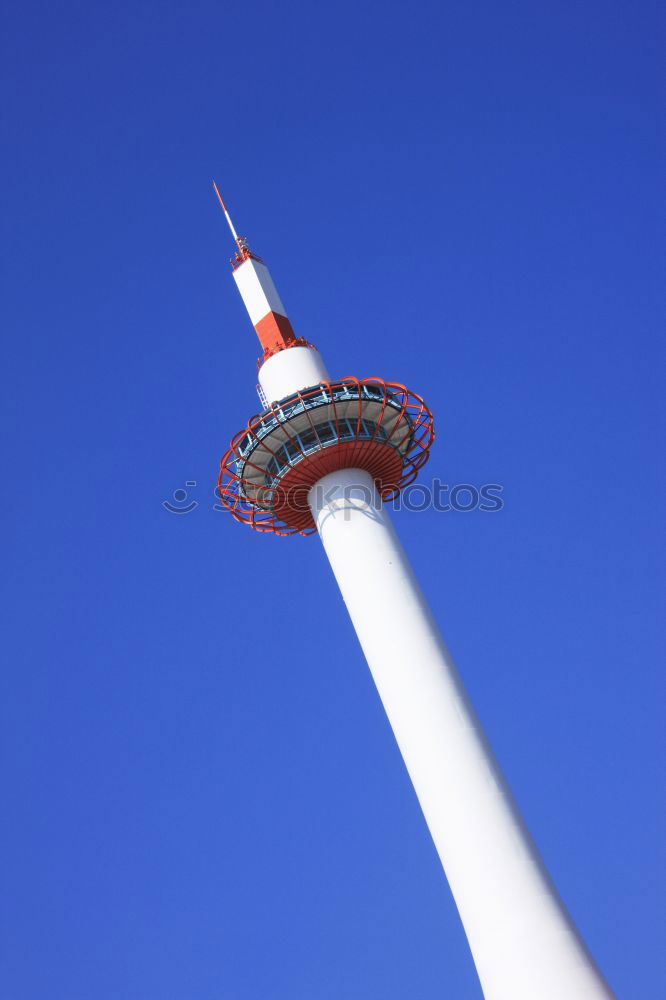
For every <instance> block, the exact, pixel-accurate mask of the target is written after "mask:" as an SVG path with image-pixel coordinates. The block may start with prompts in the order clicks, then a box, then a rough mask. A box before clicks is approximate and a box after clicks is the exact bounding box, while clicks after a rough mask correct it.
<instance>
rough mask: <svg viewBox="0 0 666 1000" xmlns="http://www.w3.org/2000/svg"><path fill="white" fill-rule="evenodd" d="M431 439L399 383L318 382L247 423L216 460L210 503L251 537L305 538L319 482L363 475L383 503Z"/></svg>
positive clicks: (411, 475)
mask: <svg viewBox="0 0 666 1000" xmlns="http://www.w3.org/2000/svg"><path fill="white" fill-rule="evenodd" d="M434 436H435V431H434V422H433V416H432V413H431V412H430V410H429V409H428V407H427V406H426V404H425V403H424V401H423V400H422V399H421V397H420V396H417V395H416V393H413V392H411V391H410V390H409V389H407V388H406V387H405V386H404V385H400V384H398V383H396V382H385V381H384V380H383V379H379V378H367V379H362V380H360V379H357V378H343V379H340V380H338V381H336V382H321V383H319V384H318V385H315V386H311V387H310V388H307V389H303V390H301V391H300V392H296V393H294V394H293V395H291V396H288V397H286V398H285V399H281V400H279V401H278V402H275V403H271V405H270V406H269V407H268V408H267V409H266V410H264V411H263V412H262V413H259V414H258V415H256V416H254V417H251V419H250V420H249V421H248V424H247V427H246V428H245V429H244V430H242V431H239V432H238V434H236V435H235V436H234V438H233V439H232V442H231V447H230V448H229V450H228V451H227V452H226V454H225V455H224V456H223V457H222V459H221V461H220V475H219V478H218V482H217V486H218V497H219V499H220V501H221V503H222V506H223V507H225V508H226V509H227V510H229V511H230V512H231V514H232V516H233V517H234V518H235V519H236V520H237V521H240V522H241V523H243V524H249V525H250V527H252V528H254V529H255V531H264V532H265V531H270V532H273V533H274V534H277V535H295V534H300V535H311V534H313V532H314V531H315V530H316V529H315V525H314V521H313V520H312V514H311V513H310V508H309V505H308V493H309V491H310V489H311V488H312V486H314V484H315V483H317V482H318V481H319V480H320V479H321V478H322V477H323V476H326V475H327V474H328V473H330V472H335V471H336V470H337V469H344V468H360V469H365V470H366V471H367V472H369V473H370V475H371V476H372V478H373V479H374V480H375V483H376V484H377V488H378V490H379V492H380V495H381V496H382V498H383V499H385V500H387V499H391V498H393V497H395V496H397V494H398V493H400V491H401V490H402V489H404V488H405V486H408V485H409V484H410V483H412V482H413V481H414V479H415V478H416V475H417V473H418V471H419V469H420V468H421V467H422V466H423V465H424V464H425V463H426V462H427V460H428V457H429V451H430V446H431V444H432V442H433V440H434Z"/></svg>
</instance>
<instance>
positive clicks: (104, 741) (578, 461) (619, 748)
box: [1, 0, 664, 1000]
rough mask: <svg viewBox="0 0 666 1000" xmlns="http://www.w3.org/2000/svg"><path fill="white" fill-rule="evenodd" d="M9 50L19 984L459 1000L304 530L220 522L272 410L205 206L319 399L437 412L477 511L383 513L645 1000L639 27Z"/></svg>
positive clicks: (336, 21)
mask: <svg viewBox="0 0 666 1000" xmlns="http://www.w3.org/2000/svg"><path fill="white" fill-rule="evenodd" d="M4 34H5V39H4V47H5V53H4V56H3V72H4V76H5V87H4V92H5V96H6V98H8V101H7V110H6V113H5V116H4V125H3V131H4V138H5V140H6V143H7V145H8V149H9V155H8V157H6V158H5V161H4V165H3V167H2V171H3V179H2V189H3V193H4V195H5V198H6V210H5V213H4V214H5V219H4V222H3V226H4V229H5V244H6V246H7V248H8V252H7V254H6V258H7V259H6V264H5V268H4V273H5V284H4V293H3V310H4V312H5V318H6V322H5V324H3V325H4V327H5V341H4V349H3V361H4V365H3V367H4V374H3V384H4V393H3V396H4V403H3V405H4V416H3V426H4V427H5V428H6V429H8V430H9V434H8V435H6V445H5V452H4V454H5V457H4V470H5V476H6V483H5V488H4V492H3V500H4V506H5V512H6V513H5V524H6V554H5V557H4V573H3V590H4V595H3V599H2V600H3V608H4V610H5V612H6V615H7V625H6V627H5V629H4V637H3V645H4V647H5V652H4V655H3V660H4V668H3V697H2V704H3V709H2V723H1V728H2V733H3V737H4V743H5V759H6V761H7V764H8V766H7V767H6V768H5V772H4V777H3V782H4V789H3V804H4V813H5V821H4V823H3V851H2V857H3V862H4V864H5V867H6V871H5V876H4V883H5V891H4V892H3V903H2V921H3V925H4V927H3V938H4V941H5V953H4V958H3V965H4V972H3V980H4V986H3V990H2V993H3V997H6V998H7V1000H42V998H44V997H48V998H49V1000H91V998H92V997H94V998H95V1000H191V998H196V1000H259V998H261V1000H296V998H307V1000H341V998H343V1000H370V998H372V1000H375V998H376V1000H404V998H406V997H409V998H414V1000H430V998H436V997H450V998H452V1000H478V998H479V997H480V990H479V987H478V983H477V981H476V977H475V973H474V969H473V966H472V962H471V958H470V955H469V953H468V951H467V947H466V943H465V939H464V935H463V932H462V930H461V927H460V924H459V921H458V918H457V914H456V911H455V908H454V905H453V902H452V899H451V896H450V893H449V890H448V887H447V885H446V882H445V880H444V878H443V876H442V874H441V870H440V868H439V864H438V860H437V856H436V854H435V850H434V848H433V845H432V843H431V841H430V839H429V835H428V832H427V829H426V827H425V824H424V822H423V819H422V817H421V815H420V812H419V809H418V806H417V803H416V799H415V796H414V794H413V791H412V789H411V786H410V784H409V781H408V779H407V776H406V773H405V771H404V768H403V765H402V762H401V759H400V757H399V754H398V751H397V749H396V746H395V744H394V741H393V738H392V735H391V733H390V730H389V727H388V724H387V722H386V720H385V718H384V715H383V711H382V709H381V706H380V704H379V701H378V698H377V696H376V693H375V691H374V689H373V687H372V683H371V680H370V677H369V674H368V671H367V668H366V666H365V663H364V661H363V659H362V656H361V653H360V650H359V648H358V646H357V644H356V640H355V637H354V634H353V632H352V629H351V626H350V624H349V622H348V620H347V617H346V615H345V610H344V606H343V604H342V601H341V599H340V597H339V595H338V593H337V590H336V587H335V585H334V581H333V578H332V574H331V573H330V570H329V568H328V565H327V564H326V562H325V559H324V557H323V553H322V552H321V550H320V545H319V542H318V540H317V539H316V538H315V539H300V538H296V539H290V540H283V539H278V538H263V537H260V536H257V535H255V534H254V533H252V532H251V531H250V530H248V529H246V528H243V527H241V526H239V525H236V524H234V523H233V522H232V521H231V519H229V518H228V517H226V516H225V515H224V514H223V513H219V512H215V511H214V510H213V502H214V500H213V492H212V491H213V486H214V480H215V475H216V466H217V462H218V459H219V456H220V455H221V453H222V452H223V451H224V450H225V448H226V445H227V442H228V440H229V438H230V436H231V435H232V434H233V433H234V432H235V431H236V430H238V429H239V428H240V427H241V426H242V425H243V423H244V422H245V420H246V419H247V417H248V416H249V415H250V414H252V413H254V412H256V409H257V406H258V403H257V399H256V396H255V393H254V384H255V381H256V373H255V359H256V357H257V353H258V351H257V344H256V341H255V339H254V334H253V332H252V329H251V327H250V326H249V322H248V320H247V318H246V317H245V315H244V313H243V308H242V304H241V303H240V300H239V299H238V296H237V293H236V290H235V288H234V285H233V282H232V280H231V278H230V275H229V270H228V266H227V263H226V262H227V258H228V256H229V254H230V252H231V246H230V242H229V238H228V233H227V231H226V228H225V226H224V222H223V219H222V217H221V214H220V212H219V209H218V207H217V205H216V203H215V201H214V197H213V193H212V189H211V181H212V178H213V177H215V178H217V180H218V182H219V184H220V186H221V188H222V191H223V193H224V194H225V196H226V197H227V199H228V201H229V203H230V206H231V208H232V211H233V214H234V218H235V221H236V223H237V226H238V228H239V230H240V231H241V232H242V233H244V234H245V235H247V236H248V237H250V239H251V242H252V245H253V246H254V247H255V248H256V250H257V251H258V252H259V253H261V254H262V255H263V256H264V257H265V258H266V259H267V261H268V263H269V264H270V266H271V270H272V273H273V277H274V279H275V281H276V283H277V285H278V288H279V290H280V293H281V296H282V298H283V300H284V302H285V304H286V305H287V308H288V310H289V313H290V317H291V319H292V322H293V324H294V326H295V328H296V331H297V333H298V334H300V335H303V336H306V337H307V338H308V339H310V340H312V341H314V342H315V343H316V344H317V345H318V346H319V347H320V348H321V350H322V351H323V353H324V354H325V357H326V360H327V362H328V365H329V368H330V370H331V371H332V373H334V374H338V375H348V374H353V375H357V376H367V375H380V376H383V377H385V378H387V379H391V380H396V381H402V382H404V383H406V384H407V385H409V386H410V387H412V388H413V389H415V390H416V391H417V392H420V393H421V394H422V395H423V396H424V397H425V398H426V399H427V401H428V403H429V404H430V405H431V407H432V409H433V410H434V412H435V415H436V419H437V428H438V438H437V442H436V445H435V447H434V449H433V455H432V459H431V461H430V464H429V466H428V467H427V468H426V470H424V472H425V479H426V480H427V481H429V480H430V479H431V477H433V476H435V475H437V476H439V477H440V478H441V479H443V480H444V482H447V483H451V484H455V483H474V484H481V483H500V484H502V486H503V488H504V494H503V495H504V500H505V506H504V509H503V510H502V511H500V512H498V513H494V514H487V513H483V512H480V511H472V512H469V513H456V512H449V513H441V512H439V513H438V512H435V511H426V512H422V513H408V512H405V511H403V512H399V513H397V514H396V522H397V526H398V529H399V531H400V534H401V536H402V538H403V540H404V542H405V545H406V547H407V549H408V551H409V552H410V554H411V556H412V558H413V561H414V564H415V567H416V570H417V572H418V573H419V575H420V577H421V579H422V582H423V585H424V588H425V590H426V592H427V594H428V595H429V597H430V599H431V601H432V604H433V607H434V609H435V612H436V615H437V617H438V619H439V621H440V622H441V625H442V628H443V631H444V634H445V636H446V638H447V640H448V642H449V644H450V646H451V648H452V650H453V652H454V654H455V656H456V658H457V660H458V663H459V666H460V669H461V672H462V674H463V676H464V678H465V681H466V684H467V686H468V689H469V691H470V693H471V696H472V699H473V701H474V703H475V705H476V707H477V710H478V712H479V714H480V716H481V719H482V720H483V723H484V725H485V727H486V729H487V732H488V734H489V737H490V740H491V742H492V744H493V746H494V748H495V750H496V752H497V755H498V757H499V759H500V762H501V764H502V766H503V768H504V770H505V772H506V774H507V776H508V779H509V782H510V784H511V786H512V788H513V790H514V793H515V795H516V798H517V799H518V802H519V804H520V806H521V808H522V810H523V812H524V815H525V817H526V820H527V823H528V825H529V827H530V829H531V831H532V832H533V834H534V836H535V838H536V840H537V842H538V844H539V846H540V848H541V850H542V853H543V855H544V858H545V860H546V863H547V865H548V867H549V869H550V871H551V872H552V874H553V877H554V879H555V881H556V883H557V885H558V887H559V889H560V890H561V892H562V894H563V896H564V898H565V900H566V901H567V903H568V905H569V907H570V909H571V911H572V913H573V915H574V918H575V920H576V921H577V923H578V925H579V926H580V928H581V930H582V932H583V934H584V936H585V938H586V940H587V942H588V943H589V945H590V947H591V949H592V951H593V952H594V954H595V956H596V957H597V959H598V961H599V963H600V964H601V966H602V968H603V969H604V971H605V972H606V974H607V976H608V978H609V979H610V981H611V983H612V984H613V986H614V987H615V989H616V990H617V992H618V994H619V995H620V996H622V997H628V998H629V997H652V996H657V995H658V992H659V991H658V984H659V983H661V982H663V975H664V970H663V969H662V970H661V971H660V970H659V968H658V964H657V963H658V959H657V957H656V956H657V954H658V952H659V950H660V948H659V935H658V907H657V899H658V892H659V885H658V878H657V874H656V873H657V871H658V868H659V866H658V854H659V850H658V848H659V841H660V836H661V837H663V829H662V831H661V834H660V832H659V827H658V816H657V813H658V809H657V798H658V796H657V794H656V791H655V789H656V787H657V786H658V770H657V761H658V758H659V741H658V725H659V721H660V719H659V710H658V698H659V681H658V677H659V673H660V668H661V664H662V663H663V658H664V643H663V633H662V629H661V625H660V620H659V615H660V609H661V607H662V606H663V597H664V587H663V576H662V575H661V573H660V570H661V566H662V561H663V529H662V525H663V517H664V511H663V502H662V496H663V486H664V477H663V436H662V435H661V433H660V428H662V427H663V410H662V408H661V402H660V398H661V394H663V386H661V385H660V384H659V382H660V372H659V366H660V364H663V351H662V350H661V348H660V335H661V331H662V329H663V319H664V316H663V301H662V298H661V294H660V290H659V278H658V275H659V274H660V272H661V269H662V268H663V244H662V242H661V240H660V229H659V224H658V222H657V219H658V218H659V216H660V198H659V187H658V177H659V175H660V172H661V169H662V168H661V166H660V162H659V161H660V158H661V157H662V153H663V151H662V149H661V148H660V144H659V139H658V134H657V122H658V109H659V107H660V104H661V101H662V99H663V98H662V95H663V79H662V78H661V75H660V66H659V50H660V47H661V45H662V44H663V31H662V25H661V24H660V23H659V14H658V6H657V4H656V3H654V4H653V3H650V2H648V3H643V4H639V5H636V4H630V3H618V2H614V0H611V2H605V3H601V2H586V3H582V4H581V3H573V2H569V0H564V2H557V3H555V2H552V3H526V2H516V3H510V4H496V3H490V2H477V0H472V2H464V3H463V2H455V3H445V4H435V3H432V4H424V3H416V4H411V5H397V4H396V5H392V4H385V5H380V4H369V3H364V2H361V3H347V2H342V3H338V4H336V5H334V6H326V7H325V6H324V5H319V4H304V3H291V4H289V5H284V4H280V5H278V4H268V3H262V2H259V3H254V4H252V5H246V4H241V3H236V4H229V3H221V4H219V3H218V4H214V3H211V2H196V0H195V2H192V3H189V4H187V5H185V4H182V5H178V4H156V3H146V2H144V0H138V2H134V3H131V4H128V3H120V4H116V5H113V6H110V5H102V4H90V3H83V2H80V3H69V2H65V3H63V4H59V5H55V6H54V5H51V4H48V5H47V4H45V3H37V4H35V3H31V2H30V0H27V2H26V3H22V4H20V5H18V4H15V5H13V7H12V9H10V10H9V11H8V15H7V23H6V26H5V33H4ZM186 481H194V482H196V483H197V486H196V487H188V496H189V498H190V499H192V500H195V501H196V502H197V504H198V506H197V508H196V509H195V510H193V511H192V512H190V513H189V514H186V515H174V514H170V513H169V512H167V511H166V510H165V509H164V508H163V506H162V502H163V501H164V500H168V499H170V498H171V496H172V494H173V492H174V490H177V489H179V488H183V487H184V484H185V482H186ZM662 889H663V883H662Z"/></svg>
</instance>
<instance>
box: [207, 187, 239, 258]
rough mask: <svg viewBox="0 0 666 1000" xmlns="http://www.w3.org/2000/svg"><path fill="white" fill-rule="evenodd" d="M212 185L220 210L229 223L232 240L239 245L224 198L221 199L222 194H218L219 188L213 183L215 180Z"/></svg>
mask: <svg viewBox="0 0 666 1000" xmlns="http://www.w3.org/2000/svg"><path fill="white" fill-rule="evenodd" d="M213 187H214V188H215V194H216V195H217V200H218V201H219V203H220V206H221V208H222V211H223V212H224V216H225V218H226V220H227V222H228V223H229V229H230V230H231V235H232V236H233V238H234V240H235V241H236V243H237V244H238V246H239V247H240V246H241V239H240V237H239V235H238V233H237V232H236V230H235V228H234V224H233V222H232V221H231V216H230V215H229V209H228V208H227V206H226V205H225V204H224V199H223V197H222V195H221V194H220V189H219V188H218V186H217V184H216V183H215V181H213Z"/></svg>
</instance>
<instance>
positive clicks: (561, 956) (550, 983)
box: [309, 469, 613, 1000]
mask: <svg viewBox="0 0 666 1000" xmlns="http://www.w3.org/2000/svg"><path fill="white" fill-rule="evenodd" d="M309 503H310V508H311V510H312V515H313V517H314V519H315V523H316V525H317V529H318V531H319V535H320V537H321V540H322V543H323V545H324V549H325V551H326V555H327V556H328V558H329V561H330V563H331V567H332V569H333V572H334V574H335V577H336V579H337V581H338V585H339V587H340V590H341V592H342V597H343V599H344V601H345V604H346V605H347V609H348V611H349V614H350V616H351V619H352V622H353V624H354V628H355V629H356V634H357V635H358V638H359V641H360V643H361V646H362V648H363V652H364V653H365V656H366V659H367V661H368V665H369V667H370V670H371V672H372V676H373V678H374V680H375V684H376V685H377V690H378V691H379V695H380V697H381V699H382V702H383V704H384V708H385V709H386V714H387V715H388V718H389V721H390V723H391V726H392V728H393V732H394V734H395V737H396V740H397V742H398V746H399V747H400V751H401V753H402V756H403V758H404V761H405V764H406V766H407V770H408V772H409V775H410V777H411V780H412V782H413V784H414V788H415V790H416V794H417V796H418V798H419V802H420V803H421V808H422V809H423V813H424V815H425V818H426V822H427V824H428V826H429V828H430V832H431V834H432V838H433V840H434V842H435V846H436V848H437V851H438V853H439V856H440V858H441V861H442V864H443V866H444V869H445V872H446V876H447V878H448V881H449V885H450V887H451V891H452V892H453V895H454V898H455V901H456V904H457V906H458V910H459V912H460V916H461V919H462V922H463V925H464V928H465V932H466V934H467V939H468V941H469V944H470V947H471V950H472V954H473V957H474V961H475V963H476V968H477V971H478V974H479V978H480V980H481V985H482V988H483V992H484V996H485V997H486V1000H602V998H603V1000H609V998H612V997H613V993H612V991H611V990H610V989H609V987H608V986H607V985H606V983H605V982H604V980H603V978H602V976H601V974H600V973H599V971H598V970H597V968H596V966H595V964H594V961H593V959H592V958H591V956H590V955H589V953H588V952H587V950H586V948H585V946H584V944H583V942H582V941H581V939H580V937H579V935H578V933H577V931H576V929H575V928H574V926H573V924H572V922H571V920H570V918H569V916H568V914H567V912H566V911H565V909H564V907H563V905H562V903H561V902H560V900H559V898H558V896H557V893H556V891H555V889H554V887H553V885H552V883H551V882H550V880H549V878H548V876H547V874H546V873H545V871H544V869H543V867H542V864H541V861H540V859H539V857H538V855H537V852H536V849H535V848H534V846H533V844H532V842H531V840H530V837H529V835H528V833H527V831H526V830H525V828H524V826H523V824H522V821H521V819H520V817H519V815H518V813H517V811H516V808H515V805H514V804H513V801H512V799H511V797H510V794H509V792H508V790H507V788H506V786H505V784H504V782H503V780H502V777H501V775H500V773H499V771H498V768H497V765H496V763H495V761H494V759H493V756H492V754H491V751H490V749H489V748H488V746H487V745H486V743H485V741H484V738H483V735H482V733H481V730H480V728H479V723H478V721H477V719H476V717H475V715H474V712H473V710H472V708H471V706H470V705H469V703H468V701H467V698H466V696H465V693H464V691H463V689H462V686H461V682H460V679H459V677H458V674H457V672H456V669H455V666H454V664H453V661H452V660H451V656H450V654H449V652H448V650H447V648H446V646H445V644H444V641H443V640H442V638H441V636H440V633H439V630H438V628H437V626H436V624H435V622H434V620H433V618H432V616H431V613H430V611H429V609H428V606H427V604H426V602H425V599H424V597H423V594H422V592H421V589H420V588H419V585H418V583H417V582H416V579H415V578H414V575H413V573H412V570H411V568H410V565H409V562H408V560H407V557H406V555H405V553H404V551H403V549H402V546H401V545H400V542H399V541H398V538H397V536H396V534H395V531H394V529H393V527H392V525H391V523H390V521H389V518H388V515H387V512H386V511H385V510H383V508H382V504H381V500H380V498H379V496H378V494H377V490H376V488H375V486H374V483H373V481H372V479H371V477H370V476H369V475H368V473H367V472H364V471H362V470H359V469H342V470H340V471H339V472H334V473H332V474H331V475H328V476H326V477H325V478H324V479H322V480H320V482H319V483H317V484H316V485H315V486H314V487H313V488H312V490H311V491H310V496H309Z"/></svg>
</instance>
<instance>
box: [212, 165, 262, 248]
mask: <svg viewBox="0 0 666 1000" xmlns="http://www.w3.org/2000/svg"><path fill="white" fill-rule="evenodd" d="M213 187H214V189H215V194H216V195H217V200H218V201H219V203H220V207H221V209H222V211H223V212H224V217H225V219H226V220H227V222H228V224H229V229H230V230H231V235H232V236H233V238H234V240H235V243H236V246H237V247H238V252H237V254H236V256H235V257H233V258H232V260H231V263H232V264H233V265H234V266H235V267H237V266H238V265H239V264H242V263H243V261H244V260H247V259H248V257H255V255H254V254H253V253H252V252H251V250H250V248H249V247H248V245H247V240H246V239H245V237H244V236H239V235H238V233H237V232H236V229H235V227H234V224H233V222H232V221H231V216H230V215H229V209H228V208H227V206H226V205H225V204H224V198H223V197H222V195H221V194H220V189H219V188H218V186H217V184H216V183H215V181H213ZM255 259H256V260H259V258H258V257H255Z"/></svg>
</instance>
